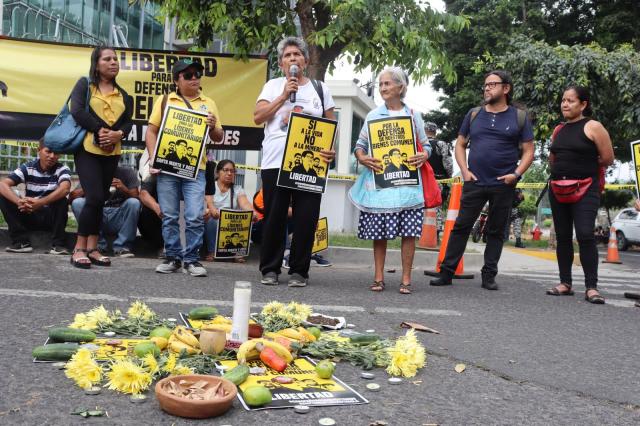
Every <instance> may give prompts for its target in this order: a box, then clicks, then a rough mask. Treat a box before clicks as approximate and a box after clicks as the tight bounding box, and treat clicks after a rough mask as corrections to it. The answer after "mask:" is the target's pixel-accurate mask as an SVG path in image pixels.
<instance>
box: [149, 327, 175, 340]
mask: <svg viewBox="0 0 640 426" xmlns="http://www.w3.org/2000/svg"><path fill="white" fill-rule="evenodd" d="M172 333H173V330H171V329H170V328H169V327H156V328H154V329H153V330H151V333H149V337H163V338H165V339H167V340H169V337H171V334H172Z"/></svg>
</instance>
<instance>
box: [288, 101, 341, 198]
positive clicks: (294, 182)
mask: <svg viewBox="0 0 640 426" xmlns="http://www.w3.org/2000/svg"><path fill="white" fill-rule="evenodd" d="M337 128H338V122H337V121H334V120H329V119H327V118H321V117H314V116H312V115H307V114H300V113H298V112H292V113H291V116H290V118H289V129H288V131H287V142H286V146H285V149H284V155H283V156H282V165H281V166H280V172H279V173H278V186H283V187H285V188H292V189H300V190H302V191H309V192H319V193H324V190H325V188H326V186H327V174H328V172H329V164H327V163H325V162H324V161H323V160H322V157H321V156H320V151H322V150H330V149H331V148H332V147H333V141H334V139H335V136H336V130H337Z"/></svg>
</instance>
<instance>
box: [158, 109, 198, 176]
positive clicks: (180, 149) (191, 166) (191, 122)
mask: <svg viewBox="0 0 640 426" xmlns="http://www.w3.org/2000/svg"><path fill="white" fill-rule="evenodd" d="M208 132H209V127H208V126H207V114H206V113H203V112H200V111H194V110H191V109H187V108H181V107H177V106H174V105H167V107H166V108H165V110H164V115H163V118H162V125H161V126H160V131H159V132H158V142H157V144H156V151H155V153H154V154H153V167H155V168H156V169H160V170H162V173H167V174H170V175H173V176H178V177H181V178H185V179H196V177H197V176H198V170H199V167H198V166H199V164H200V158H201V157H202V155H204V152H205V149H206V146H205V144H206V141H207V133H208Z"/></svg>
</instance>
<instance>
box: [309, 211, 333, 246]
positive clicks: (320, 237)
mask: <svg viewBox="0 0 640 426" xmlns="http://www.w3.org/2000/svg"><path fill="white" fill-rule="evenodd" d="M328 248H329V223H328V222H327V218H326V217H321V218H320V219H318V226H317V227H316V233H315V235H314V237H313V248H312V249H311V254H316V253H319V252H321V251H322V250H326V249H328Z"/></svg>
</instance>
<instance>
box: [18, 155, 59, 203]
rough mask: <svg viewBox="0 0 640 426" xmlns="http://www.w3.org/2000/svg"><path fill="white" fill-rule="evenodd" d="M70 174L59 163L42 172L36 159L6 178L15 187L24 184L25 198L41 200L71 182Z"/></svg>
mask: <svg viewBox="0 0 640 426" xmlns="http://www.w3.org/2000/svg"><path fill="white" fill-rule="evenodd" d="M70 173H71V171H70V170H69V168H68V167H67V166H65V165H64V164H60V163H56V165H55V166H54V167H53V169H52V170H46V171H45V170H42V167H40V160H39V159H37V158H36V159H35V160H31V161H29V162H28V163H25V164H23V165H21V166H20V167H18V168H17V169H15V170H14V171H13V172H12V173H11V174H10V175H9V176H8V177H9V179H11V180H12V181H14V182H15V184H16V185H18V184H20V183H24V184H25V186H26V192H25V196H27V197H33V198H42V197H46V196H47V195H49V194H51V193H52V192H53V191H55V190H56V189H58V186H60V184H61V183H62V182H64V181H68V182H71V175H70Z"/></svg>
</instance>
